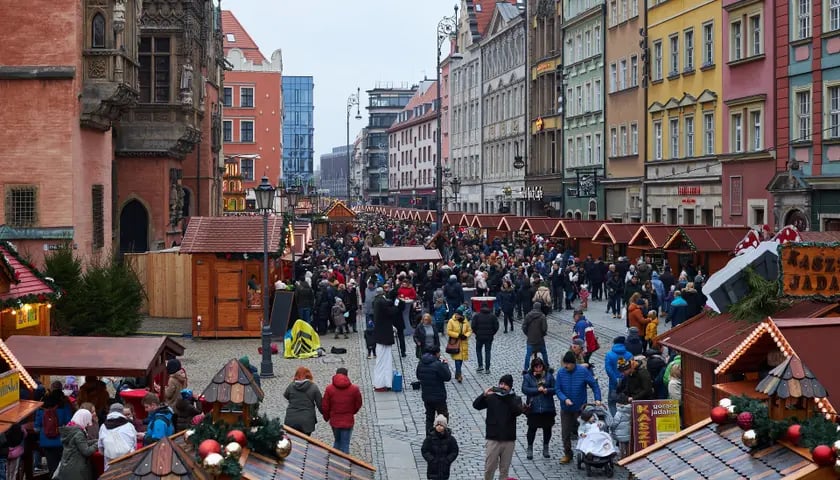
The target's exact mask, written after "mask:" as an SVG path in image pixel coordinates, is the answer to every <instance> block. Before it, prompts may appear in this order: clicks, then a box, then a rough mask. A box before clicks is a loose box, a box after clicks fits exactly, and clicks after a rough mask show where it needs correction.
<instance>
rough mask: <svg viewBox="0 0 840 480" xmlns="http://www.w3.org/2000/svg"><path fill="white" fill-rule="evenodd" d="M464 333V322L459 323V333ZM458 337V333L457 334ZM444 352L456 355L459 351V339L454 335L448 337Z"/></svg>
mask: <svg viewBox="0 0 840 480" xmlns="http://www.w3.org/2000/svg"><path fill="white" fill-rule="evenodd" d="M463 333H464V324H461V334H463ZM458 336H459V337H460V335H458ZM446 353H448V354H450V355H457V354H459V353H461V340H460V339H459V338H456V337H449V340H448V341H447V342H446Z"/></svg>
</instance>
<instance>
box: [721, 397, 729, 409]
mask: <svg viewBox="0 0 840 480" xmlns="http://www.w3.org/2000/svg"><path fill="white" fill-rule="evenodd" d="M718 405H720V406H721V407H723V408H729V407H731V406H732V400H730V399H729V397H726V398H721V399H720V402H718Z"/></svg>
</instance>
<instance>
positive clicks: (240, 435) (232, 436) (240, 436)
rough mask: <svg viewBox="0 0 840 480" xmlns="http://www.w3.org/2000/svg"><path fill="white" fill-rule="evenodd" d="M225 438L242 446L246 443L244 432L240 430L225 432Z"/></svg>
mask: <svg viewBox="0 0 840 480" xmlns="http://www.w3.org/2000/svg"><path fill="white" fill-rule="evenodd" d="M227 439H228V440H230V441H232V442H236V443H238V444H239V445H242V446H243V447H244V446H245V445H246V444H247V443H248V440H247V439H246V438H245V433H244V432H243V431H242V430H231V431H230V432H228V434H227Z"/></svg>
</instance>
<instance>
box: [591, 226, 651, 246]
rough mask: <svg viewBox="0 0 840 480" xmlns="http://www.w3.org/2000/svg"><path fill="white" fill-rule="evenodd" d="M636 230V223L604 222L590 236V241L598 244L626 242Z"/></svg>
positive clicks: (637, 228)
mask: <svg viewBox="0 0 840 480" xmlns="http://www.w3.org/2000/svg"><path fill="white" fill-rule="evenodd" d="M638 231H639V224H638V223H604V224H602V225H601V226H600V227H599V228H598V231H597V232H595V235H593V236H592V243H597V244H600V245H618V244H627V243H628V242H630V239H632V238H633V235H635V234H636V232H638Z"/></svg>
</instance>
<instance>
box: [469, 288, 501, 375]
mask: <svg viewBox="0 0 840 480" xmlns="http://www.w3.org/2000/svg"><path fill="white" fill-rule="evenodd" d="M472 330H473V333H474V334H475V356H476V358H477V359H478V369H476V372H478V373H481V372H484V373H490V351H491V350H492V348H493V337H494V336H495V335H496V332H498V331H499V319H498V318H497V317H496V315H493V312H492V311H491V310H490V306H489V305H487V304H486V303H485V304H482V306H481V310H480V311H479V312H478V313H477V314H475V315H473V318H472Z"/></svg>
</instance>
